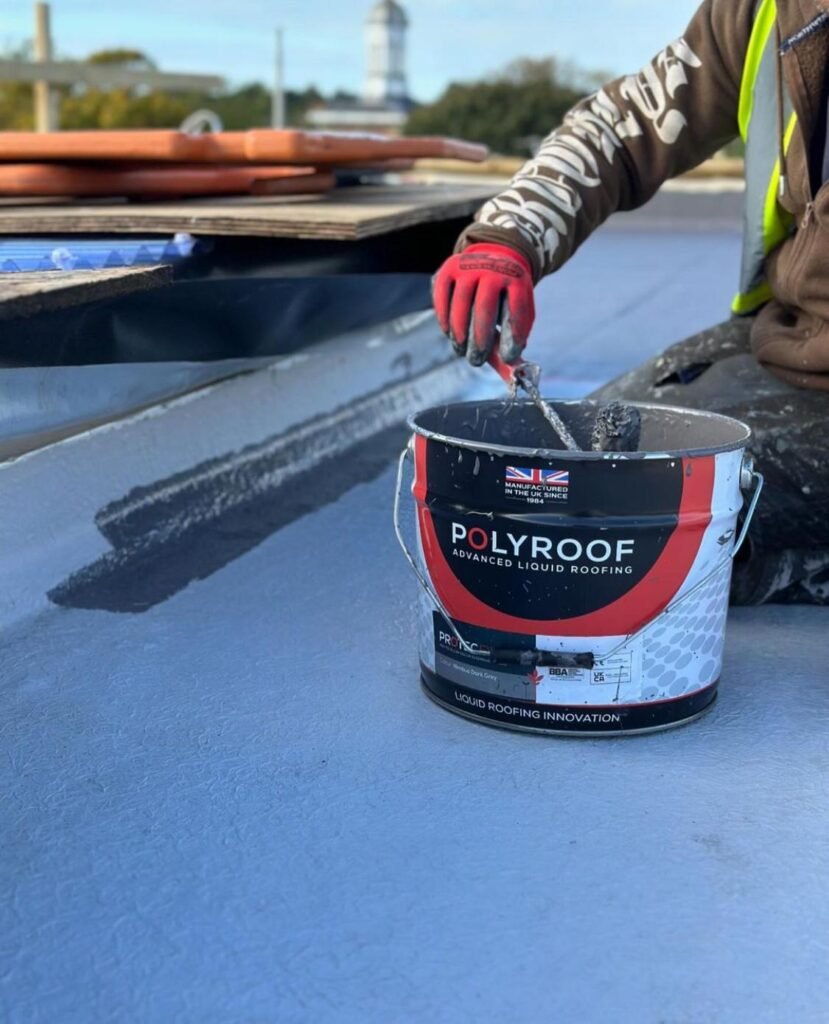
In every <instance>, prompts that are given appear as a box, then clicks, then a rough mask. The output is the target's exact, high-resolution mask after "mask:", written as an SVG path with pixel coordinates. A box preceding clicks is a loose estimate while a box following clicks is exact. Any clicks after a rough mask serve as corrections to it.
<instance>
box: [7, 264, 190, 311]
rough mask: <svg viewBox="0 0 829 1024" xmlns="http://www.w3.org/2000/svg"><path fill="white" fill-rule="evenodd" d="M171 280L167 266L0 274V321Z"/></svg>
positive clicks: (110, 296)
mask: <svg viewBox="0 0 829 1024" xmlns="http://www.w3.org/2000/svg"><path fill="white" fill-rule="evenodd" d="M171 279H172V269H171V268H170V267H169V266H160V267H159V266H153V267H115V268H112V269H109V270H73V271H62V270H55V271H45V272H43V273H31V274H27V273H15V274H0V320H10V319H12V318H14V317H20V316H33V315H34V314H35V313H43V312H46V311H49V310H53V309H62V308H64V307H66V306H79V305H81V303H84V302H91V301H93V300H96V299H109V298H112V297H113V296H116V295H125V294H127V293H128V292H135V291H142V290H144V289H146V288H155V287H158V286H159V285H163V284H167V282H168V281H170V280H171Z"/></svg>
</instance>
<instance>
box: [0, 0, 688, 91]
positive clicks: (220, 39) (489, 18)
mask: <svg viewBox="0 0 829 1024" xmlns="http://www.w3.org/2000/svg"><path fill="white" fill-rule="evenodd" d="M403 3H404V6H405V7H406V10H407V12H408V14H409V18H410V21H411V27H410V30H409V39H408V67H409V83H410V90H409V91H410V92H411V94H412V95H413V96H414V97H415V98H416V99H418V100H421V101H423V102H428V101H429V100H432V99H434V98H435V97H436V96H438V95H439V94H440V93H441V92H442V90H443V89H444V87H445V86H446V85H447V83H448V82H450V81H468V80H472V79H475V78H480V77H483V76H485V75H487V74H490V73H492V72H495V71H497V70H498V69H499V68H501V67H503V66H504V65H505V64H507V63H509V61H511V60H513V59H514V58H516V57H546V56H550V55H554V56H556V57H559V58H563V59H568V60H573V61H575V62H576V63H577V64H579V65H580V66H581V67H582V68H584V69H585V70H588V71H592V70H602V71H605V70H606V71H608V72H612V73H614V74H622V73H626V72H629V71H635V70H638V68H639V67H640V66H641V65H642V64H643V63H644V62H645V61H646V60H648V59H649V58H650V57H652V56H653V55H654V53H656V52H657V51H658V50H660V49H661V48H662V47H663V46H664V45H665V44H666V43H668V42H670V41H671V40H673V39H674V38H676V37H677V36H678V35H681V34H682V32H683V30H684V28H685V26H686V25H687V23H688V20H689V19H690V17H691V15H692V14H693V11H694V10H695V8H696V7H697V6H698V3H699V0H667V2H666V0H546V2H538V0H509V2H508V3H505V2H504V0H408V2H406V0H403ZM2 6H3V11H2V13H0V46H2V47H3V48H4V49H5V48H8V47H10V46H14V45H18V44H20V43H21V42H22V41H23V40H25V39H27V38H30V37H31V34H32V27H31V26H32V21H33V13H32V7H33V5H32V4H31V3H30V2H28V0H27V2H20V0H3V5H2ZM51 6H52V35H53V39H54V44H55V47H56V49H57V51H58V55H59V56H62V57H76V58H80V57H85V56H86V55H87V54H89V53H91V52H94V51H95V50H99V49H106V48H110V47H114V46H128V47H130V48H134V49H139V50H143V51H144V52H145V53H146V54H147V55H148V56H151V57H152V58H154V59H155V60H156V62H157V63H158V64H159V66H160V67H161V68H162V69H163V70H166V71H198V72H203V73H210V74H219V75H223V76H224V77H225V78H226V79H227V81H228V83H229V84H230V85H239V84H241V83H243V82H250V81H255V80H259V81H263V82H266V83H269V82H270V81H271V79H272V74H273V72H272V67H273V38H274V29H275V28H276V26H277V25H281V26H282V27H283V29H284V31H285V51H286V80H287V84H288V85H289V86H290V87H292V88H304V87H305V86H306V85H310V84H316V85H318V86H319V87H320V88H321V89H322V90H323V91H325V92H331V91H333V90H335V89H337V88H343V89H347V90H349V91H352V92H359V91H360V89H361V85H362V79H363V72H364V66H365V65H364V58H363V20H364V18H365V15H366V13H367V11H368V9H369V8H370V6H371V0H347V2H346V0H281V2H280V0H140V2H134V3H133V2H129V0H120V2H118V3H115V4H102V3H101V0H52V5H51Z"/></svg>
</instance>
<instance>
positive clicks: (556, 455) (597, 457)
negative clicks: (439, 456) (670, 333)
mask: <svg viewBox="0 0 829 1024" xmlns="http://www.w3.org/2000/svg"><path fill="white" fill-rule="evenodd" d="M545 401H548V402H552V403H553V404H554V405H556V406H568V405H571V406H576V405H578V406H584V405H590V406H594V407H595V408H600V407H601V406H602V405H604V404H605V403H603V402H597V401H595V400H594V399H589V398H581V399H579V398H575V399H570V398H568V399H555V398H547V399H545ZM499 402H501V403H503V404H506V403H509V404H515V405H525V406H531V405H532V404H533V403H532V401H531V400H530V399H516V400H514V402H513V401H512V400H510V399H485V400H484V401H474V400H473V401H467V402H442V403H441V404H440V405H433V406H429V407H428V408H426V409H420V410H419V411H418V412H415V413H412V414H411V415H410V416H409V417H408V419H407V421H406V422H407V424H408V426H409V429H410V430H412V431H413V432H414V433H415V434H417V435H419V436H420V437H423V438H425V439H426V440H427V441H438V442H440V443H441V444H448V445H451V446H453V447H455V448H467V449H470V450H472V451H479V452H488V453H492V454H494V455H520V456H524V457H527V458H535V459H555V460H556V461H559V460H561V459H571V460H573V461H580V462H585V461H590V462H598V461H603V460H607V459H614V460H616V461H620V462H627V461H634V460H636V461H639V460H643V459H680V458H704V457H705V456H707V455H721V454H724V453H726V452H736V451H744V450H745V449H747V448H748V446H749V444H750V442H751V440H752V437H753V436H754V434H753V431H752V429H751V427H750V426H749V425H748V424H747V423H744V422H743V421H742V420H738V419H736V418H735V417H733V416H724V415H723V414H722V413H717V412H705V411H704V410H701V409H686V408H684V407H683V406H680V405H661V404H660V403H659V402H635V401H632V402H629V403H627V404H629V405H633V406H635V407H636V408H637V409H646V410H649V409H654V410H659V411H660V412H672V413H676V414H678V415H682V416H691V417H693V418H696V419H705V420H720V421H721V422H722V423H724V424H725V423H728V424H731V425H732V426H733V425H736V426H737V427H738V428H740V429H741V430H742V432H743V436H742V437H739V438H737V439H736V440H734V441H730V442H728V443H724V444H719V445H708V446H701V447H695V448H677V449H665V450H664V451H647V452H641V451H637V452H594V451H578V452H574V451H570V450H569V449H567V448H563V449H562V448H519V447H515V446H513V445H504V444H494V443H492V442H489V441H467V440H464V439H462V438H459V437H452V436H451V434H442V433H441V432H440V431H437V430H428V429H427V428H426V427H423V426H420V425H419V424H418V422H417V420H418V418H419V417H421V416H426V415H427V414H428V413H431V412H437V411H438V410H440V409H444V408H446V407H447V406H451V407H452V408H462V407H464V406H470V407H474V406H481V405H488V404H496V403H499Z"/></svg>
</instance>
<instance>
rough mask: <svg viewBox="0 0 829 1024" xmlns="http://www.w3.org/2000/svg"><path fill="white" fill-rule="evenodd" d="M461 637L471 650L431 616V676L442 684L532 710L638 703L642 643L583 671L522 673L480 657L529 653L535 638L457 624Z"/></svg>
mask: <svg viewBox="0 0 829 1024" xmlns="http://www.w3.org/2000/svg"><path fill="white" fill-rule="evenodd" d="M457 626H458V629H459V630H460V632H461V635H462V636H463V637H464V639H465V640H466V641H467V643H469V644H470V646H471V647H472V648H473V652H472V653H470V652H467V651H465V650H464V649H463V648H462V647H461V645H460V643H459V642H458V638H457V637H456V636H455V634H454V632H453V631H452V630H451V629H450V628H449V627H448V626H447V624H446V620H445V619H444V618H443V616H442V615H441V614H440V613H439V612H435V613H434V629H435V671H436V672H437V674H438V675H439V676H440V677H442V678H443V679H446V680H449V681H450V682H453V683H457V684H459V685H460V686H465V687H468V688H469V689H470V690H476V691H478V692H480V693H485V694H490V695H492V696H496V697H507V698H509V699H511V700H522V701H529V702H530V703H532V704H555V705H558V704H574V705H577V704H593V705H602V706H604V705H610V704H615V703H622V704H631V703H636V702H637V701H639V700H641V698H642V693H641V688H642V682H641V680H642V642H641V640H640V641H634V642H633V643H631V644H629V645H628V646H627V647H626V648H625V650H624V651H621V652H619V653H618V654H616V655H614V656H613V657H611V658H607V659H605V660H604V661H597V662H596V664H595V666H594V667H593V668H592V669H587V668H556V667H552V666H545V667H542V668H536V667H532V668H527V667H526V666H522V665H504V664H497V665H493V664H492V663H491V662H489V661H487V660H485V658H484V657H482V656H476V654H475V652H480V655H486V654H487V653H488V652H489V650H490V645H494V644H497V645H499V646H501V647H509V648H511V649H512V650H519V651H520V650H528V651H529V650H532V649H533V648H534V645H535V641H536V638H535V637H528V636H522V635H520V634H512V635H510V634H505V633H494V632H490V631H489V630H483V629H479V628H477V627H473V626H470V625H468V624H467V623H457Z"/></svg>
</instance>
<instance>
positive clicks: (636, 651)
mask: <svg viewBox="0 0 829 1024" xmlns="http://www.w3.org/2000/svg"><path fill="white" fill-rule="evenodd" d="M538 672H539V673H540V674H541V676H542V679H541V680H540V682H539V683H538V687H537V689H536V696H535V699H536V701H537V703H539V704H598V705H602V706H605V705H610V704H637V703H639V702H640V701H641V700H642V688H643V687H642V641H641V640H640V639H636V640H632V641H631V642H630V643H629V644H627V645H626V646H625V647H624V648H623V649H622V650H621V651H619V652H618V653H616V654H614V655H612V657H609V658H605V659H604V660H600V661H597V662H596V664H595V665H594V666H593V668H592V669H586V668H540V669H538Z"/></svg>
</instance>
